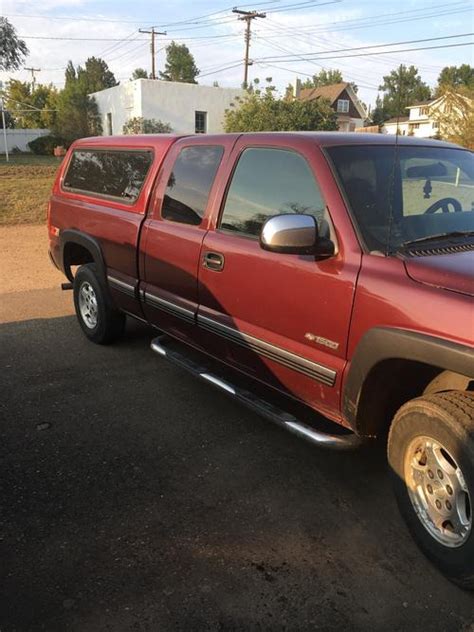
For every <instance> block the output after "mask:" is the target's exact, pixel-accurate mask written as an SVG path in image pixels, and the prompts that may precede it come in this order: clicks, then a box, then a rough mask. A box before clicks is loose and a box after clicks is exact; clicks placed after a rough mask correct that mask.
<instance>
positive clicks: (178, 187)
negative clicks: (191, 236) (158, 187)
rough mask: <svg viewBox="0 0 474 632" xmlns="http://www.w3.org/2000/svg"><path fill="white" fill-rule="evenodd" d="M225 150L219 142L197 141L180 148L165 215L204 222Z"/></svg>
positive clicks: (168, 189) (182, 222)
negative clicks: (189, 145) (199, 142)
mask: <svg viewBox="0 0 474 632" xmlns="http://www.w3.org/2000/svg"><path fill="white" fill-rule="evenodd" d="M223 153H224V149H223V147H220V146H218V145H195V146H193V147H184V148H183V149H182V150H181V151H180V152H179V155H178V157H177V158H176V162H175V163H174V165H173V171H172V172H171V175H170V177H169V179H168V186H167V187H166V191H165V196H164V199H163V207H162V210H161V216H162V217H163V219H168V220H171V221H172V222H179V223H180V224H193V225H194V226H198V225H199V224H200V223H201V220H202V218H203V215H204V213H205V211H206V206H207V200H208V198H209V193H210V191H211V187H212V183H213V182H214V178H215V175H216V172H217V169H218V167H219V163H220V161H221V158H222V154H223Z"/></svg>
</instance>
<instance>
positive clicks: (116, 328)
mask: <svg viewBox="0 0 474 632" xmlns="http://www.w3.org/2000/svg"><path fill="white" fill-rule="evenodd" d="M86 290H87V291H88V292H89V296H92V297H93V299H94V312H93V318H91V317H90V315H89V317H88V316H84V314H83V313H82V312H81V300H82V301H84V299H81V298H80V294H81V292H82V291H86ZM74 307H75V309H76V316H77V319H78V321H79V324H80V326H81V329H82V331H83V332H84V334H85V335H86V337H87V338H88V339H89V340H91V341H92V342H95V343H96V344H99V345H107V344H110V343H111V342H113V341H114V340H116V339H117V338H119V337H120V336H121V335H122V334H123V330H124V327H125V314H123V313H122V312H119V311H118V310H117V309H115V308H114V307H113V305H112V302H111V300H110V298H109V296H108V293H107V289H106V288H104V286H103V285H102V283H101V282H100V281H99V279H98V276H97V272H96V266H95V264H93V263H88V264H86V265H83V266H81V267H80V268H79V269H78V271H77V273H76V276H75V277H74Z"/></svg>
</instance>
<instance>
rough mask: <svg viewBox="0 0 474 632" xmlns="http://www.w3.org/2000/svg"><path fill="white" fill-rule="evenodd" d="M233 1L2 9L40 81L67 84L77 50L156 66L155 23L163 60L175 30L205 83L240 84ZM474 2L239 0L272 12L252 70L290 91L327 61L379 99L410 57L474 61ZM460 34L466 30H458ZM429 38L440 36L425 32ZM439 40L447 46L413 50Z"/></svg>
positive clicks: (434, 67) (90, 1)
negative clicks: (387, 77) (394, 72)
mask: <svg viewBox="0 0 474 632" xmlns="http://www.w3.org/2000/svg"><path fill="white" fill-rule="evenodd" d="M227 2H229V0H227ZM233 6H235V5H232V3H230V4H227V3H226V0H195V1H194V2H191V1H189V0H174V1H172V0H160V2H156V1H153V2H149V1H145V0H133V2H130V0H129V1H125V0H113V1H110V0H108V1H106V0H41V1H39V0H35V1H33V0H0V9H1V15H2V16H5V17H7V18H8V19H9V20H10V22H11V23H12V24H13V25H14V27H15V28H16V30H17V33H18V35H19V36H20V37H22V38H23V39H25V41H26V43H27V45H28V48H29V50H30V54H29V56H28V58H27V59H26V61H25V66H26V67H34V68H40V69H41V71H39V72H37V73H36V80H37V82H40V83H53V84H54V85H56V86H57V87H58V88H59V87H61V86H62V85H63V82H64V67H65V66H66V63H67V62H68V60H72V62H73V63H74V64H75V65H77V64H83V63H84V61H85V60H86V59H87V57H90V56H92V55H94V56H96V57H101V58H103V59H104V60H105V61H106V62H107V63H108V65H109V67H110V69H111V70H112V71H113V73H114V74H115V77H116V78H117V80H119V81H121V82H124V81H128V80H129V78H130V75H131V74H132V72H133V70H134V69H135V68H137V67H143V68H145V69H147V70H148V71H150V70H151V56H150V36H149V35H146V34H140V33H139V31H138V29H140V28H142V29H148V28H150V27H151V26H155V27H156V28H157V30H159V31H167V35H160V36H158V37H157V55H156V63H157V68H158V69H162V68H163V65H164V61H165V50H164V47H165V46H166V44H169V43H170V41H171V40H175V41H176V42H179V43H185V44H186V45H187V46H188V47H189V49H190V51H191V53H192V54H193V55H194V57H195V60H196V64H197V66H198V68H199V69H200V71H201V74H200V76H199V77H198V82H199V83H203V84H207V85H212V83H213V82H214V81H217V82H218V83H219V85H220V86H222V87H238V86H240V84H241V83H242V80H243V56H244V27H245V23H244V22H242V21H240V20H238V19H237V15H235V14H233V13H232V7H233ZM473 6H474V5H473V4H472V2H471V0H447V1H445V2H442V1H441V0H433V1H431V2H430V1H428V0H398V1H397V2H394V1H393V0H267V1H264V0H257V1H256V2H254V3H252V4H239V5H237V7H238V8H240V9H242V10H247V11H248V10H254V9H255V10H257V11H259V12H264V13H265V14H266V17H265V18H257V19H255V20H253V22H252V39H251V48H250V58H251V59H252V60H253V64H252V66H251V67H250V79H254V78H259V79H260V81H264V80H265V78H266V77H271V78H272V83H273V84H274V85H275V86H276V87H277V88H278V90H279V91H280V92H281V93H284V89H285V87H286V86H287V85H288V83H290V82H293V81H294V80H295V78H296V77H299V78H300V79H302V80H304V79H305V78H306V77H307V76H311V75H312V74H314V73H317V72H319V70H320V69H321V68H326V69H330V68H332V69H335V68H338V69H340V70H341V72H342V74H343V77H344V80H346V81H354V82H356V83H357V84H358V86H359V95H360V97H361V99H362V100H363V101H364V102H365V103H366V104H371V105H373V104H374V102H375V98H376V96H377V90H378V86H379V84H380V83H381V82H382V77H383V75H385V74H388V73H389V72H390V70H392V69H394V68H396V67H397V66H398V65H399V64H400V63H404V64H407V65H409V64H414V65H415V66H416V67H417V68H418V69H419V72H420V75H421V76H422V78H423V80H424V81H425V82H426V83H428V84H429V85H430V86H434V85H435V84H436V80H437V77H438V75H439V72H440V70H441V69H442V68H443V67H444V66H451V65H460V64H462V63H470V64H471V65H473V64H474V46H472V45H470V46H457V44H460V43H465V42H474V36H473V35H472V33H473V31H474V28H473V27H474V8H473ZM458 35H463V37H451V36H458ZM448 37H449V39H447V38H448ZM61 38H63V39H61ZM433 38H445V39H433ZM422 39H430V40H431V41H426V42H415V40H422ZM400 42H413V43H405V44H403V43H402V44H399V43H400ZM380 44H384V45H386V44H392V46H388V47H383V46H382V47H381V46H379V45H380ZM393 44H396V45H393ZM455 44H456V46H454V45H455ZM447 45H449V46H450V47H449V48H447V47H446V46H447ZM369 46H372V47H374V46H378V47H376V48H367V47H369ZM435 46H436V47H443V48H431V49H430V50H416V51H414V50H408V51H407V50H406V49H413V48H421V47H435ZM348 49H351V50H348ZM354 49H359V50H354ZM396 50H402V51H403V52H395V51H396ZM368 53H371V54H370V55H369V54H368ZM372 53H377V54H376V55H374V54H372ZM356 55H357V56H356ZM12 77H13V78H15V79H20V80H22V81H26V80H30V79H31V73H30V72H29V71H27V70H26V69H21V70H19V71H18V72H15V73H0V80H1V81H4V82H5V81H7V80H8V79H9V78H12Z"/></svg>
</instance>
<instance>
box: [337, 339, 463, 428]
mask: <svg viewBox="0 0 474 632" xmlns="http://www.w3.org/2000/svg"><path fill="white" fill-rule="evenodd" d="M449 390H471V391H474V367H472V349H469V348H468V347H465V346H464V345H458V344H455V343H451V342H449V341H445V340H440V339H436V338H434V337H431V336H425V335H424V334H418V333H414V332H406V331H403V330H392V329H385V328H377V329H374V330H371V331H369V332H368V333H367V334H366V335H365V336H364V337H363V339H362V340H361V342H360V343H359V345H358V347H357V349H356V352H355V353H354V355H353V358H352V362H351V365H350V368H349V371H348V374H347V376H346V380H345V384H344V392H343V405H342V408H343V414H344V416H345V418H346V420H347V421H348V422H349V424H350V425H351V426H352V428H353V429H354V430H355V431H356V432H357V433H358V434H360V435H362V436H378V435H384V434H385V433H386V432H387V431H388V428H389V425H390V422H391V420H392V418H393V416H394V415H395V413H396V411H397V410H398V409H399V408H400V406H402V405H403V404H404V403H405V402H407V401H408V400H410V399H413V398H415V397H419V396H420V395H423V394H428V393H437V392H443V391H449Z"/></svg>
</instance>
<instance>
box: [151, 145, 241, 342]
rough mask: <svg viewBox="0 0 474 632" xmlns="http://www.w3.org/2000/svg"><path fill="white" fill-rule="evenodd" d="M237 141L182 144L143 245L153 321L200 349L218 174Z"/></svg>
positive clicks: (164, 176)
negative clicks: (207, 242)
mask: <svg viewBox="0 0 474 632" xmlns="http://www.w3.org/2000/svg"><path fill="white" fill-rule="evenodd" d="M234 141H235V138H234V137H228V138H225V137H216V138H210V137H206V136H202V137H199V138H196V137H189V138H183V139H181V140H179V141H177V142H176V143H175V144H174V145H173V147H172V148H171V151H170V153H169V155H168V156H167V157H166V159H165V161H164V163H163V166H162V169H161V171H160V173H159V175H158V178H157V183H156V185H155V191H154V194H153V197H152V202H151V205H152V206H151V209H150V210H149V214H148V218H147V220H146V221H145V223H144V227H143V233H142V238H141V240H140V278H141V279H142V281H141V283H140V298H141V300H142V304H143V309H144V312H145V315H146V317H147V319H148V320H149V321H150V322H151V323H153V324H154V325H156V326H158V327H159V328H160V329H163V330H164V331H166V332H168V333H170V334H172V335H175V336H177V337H179V338H182V339H185V340H186V341H188V342H190V343H191V344H196V343H197V338H198V332H196V329H197V328H196V326H195V318H196V313H197V305H198V290H197V274H198V268H199V256H200V252H201V245H202V241H203V239H204V235H205V234H206V231H207V228H208V223H209V220H208V217H207V214H206V209H207V207H208V205H209V202H210V201H212V199H213V195H214V194H213V185H214V181H215V177H216V173H217V170H218V169H219V166H220V165H221V163H222V162H223V161H224V160H225V157H226V156H228V155H229V153H230V151H231V148H232V144H233V142H234Z"/></svg>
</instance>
